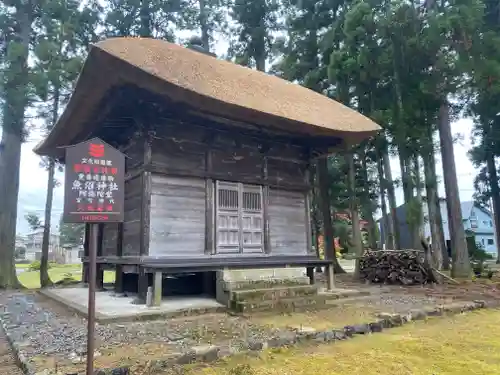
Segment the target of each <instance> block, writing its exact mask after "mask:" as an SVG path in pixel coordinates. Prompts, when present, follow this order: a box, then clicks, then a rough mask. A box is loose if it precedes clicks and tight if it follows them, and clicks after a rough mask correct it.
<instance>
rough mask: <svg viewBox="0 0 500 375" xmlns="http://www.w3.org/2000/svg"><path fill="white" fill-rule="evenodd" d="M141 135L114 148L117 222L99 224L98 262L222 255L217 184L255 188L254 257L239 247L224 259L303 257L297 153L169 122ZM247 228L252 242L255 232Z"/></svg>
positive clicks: (301, 164)
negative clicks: (119, 156) (122, 170)
mask: <svg viewBox="0 0 500 375" xmlns="http://www.w3.org/2000/svg"><path fill="white" fill-rule="evenodd" d="M148 129H149V130H148V132H145V131H142V132H141V131H137V132H136V133H135V134H134V136H133V137H132V139H131V140H129V142H128V145H126V146H125V147H123V148H122V151H123V152H124V153H125V154H126V156H127V159H126V168H127V171H126V172H127V175H128V178H127V180H126V182H125V206H124V209H125V221H124V223H123V224H122V225H119V226H118V225H114V224H106V225H105V226H104V233H103V256H124V257H140V256H149V257H155V258H176V259H179V258H193V257H198V258H209V257H212V256H222V255H224V254H222V253H220V254H218V253H217V235H216V229H215V227H216V226H217V220H216V208H215V205H216V201H217V199H216V194H217V192H216V189H215V186H216V183H217V181H227V182H238V183H243V184H248V185H256V186H260V187H261V190H260V191H261V193H260V194H261V202H262V207H261V208H260V209H261V211H262V212H261V213H260V214H259V215H261V216H260V217H261V219H260V220H261V222H259V223H258V224H259V226H260V227H259V228H257V229H259V230H260V231H262V235H261V237H260V240H259V241H261V243H259V246H256V245H255V249H256V250H255V251H253V250H252V251H250V249H246V248H245V249H244V251H240V252H235V253H234V254H231V256H252V255H254V256H255V254H256V253H260V254H266V255H277V256H283V255H291V256H292V255H295V256H296V255H300V256H302V255H310V252H308V249H309V251H310V248H311V247H310V244H308V240H307V238H308V229H307V225H306V222H307V206H308V202H307V200H306V194H307V192H308V191H309V189H310V187H309V182H308V181H307V165H308V162H309V154H308V153H307V152H306V151H307V150H306V149H305V148H303V147H299V146H295V145H287V144H283V143H274V142H273V139H272V137H269V136H264V135H263V136H262V138H256V137H255V136H253V137H250V136H246V135H244V134H241V133H239V131H238V130H233V131H220V130H219V129H208V128H206V127H202V126H195V125H190V124H189V125H183V124H179V123H176V122H175V121H168V122H167V123H162V124H161V125H155V124H150V125H149V127H148ZM255 225H257V224H255ZM247 229H248V228H247ZM251 229H252V236H253V237H255V238H256V239H257V238H258V234H257V229H255V228H253V227H252V228H251ZM119 230H121V233H119ZM247 232H248V231H247ZM254 232H255V233H254ZM245 235H246V236H247V237H248V236H249V235H248V233H245ZM253 237H252V238H253ZM120 242H121V243H122V247H121V251H120V250H119V249H117V245H118V243H120ZM249 246H250V245H249ZM252 246H254V245H253V243H252ZM240 247H241V248H243V247H242V246H240ZM257 250H258V251H257ZM226 255H227V254H226Z"/></svg>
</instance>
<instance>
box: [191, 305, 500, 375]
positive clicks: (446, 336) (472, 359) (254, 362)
mask: <svg viewBox="0 0 500 375" xmlns="http://www.w3.org/2000/svg"><path fill="white" fill-rule="evenodd" d="M188 374H189V375H202V374H203V375H215V374H217V375H317V374H325V375H326V374H328V375H336V374H339V375H340V374H349V375H356V374H360V375H370V374H383V375H393V374H394V375H445V374H454V375H461V374H464V375H465V374H467V375H473V374H477V375H489V374H491V375H493V374H500V310H484V311H479V312H473V313H469V314H464V315H458V316H455V317H450V318H448V317H442V318H433V319H429V320H427V321H425V322H416V323H412V324H408V325H406V326H404V327H399V328H394V329H391V330H387V331H385V332H384V333H378V334H374V335H369V336H366V337H356V338H354V339H352V340H348V341H344V342H337V343H334V344H325V345H319V346H309V347H301V348H300V347H299V348H292V349H285V350H278V351H268V352H267V353H265V354H263V355H262V356H261V357H259V358H248V357H241V356H240V357H233V358H231V359H228V360H227V361H226V362H222V363H220V364H219V365H217V366H214V367H205V368H192V369H191V370H190V371H189V372H188Z"/></svg>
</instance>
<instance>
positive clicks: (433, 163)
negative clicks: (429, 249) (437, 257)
mask: <svg viewBox="0 0 500 375" xmlns="http://www.w3.org/2000/svg"><path fill="white" fill-rule="evenodd" d="M429 131H430V135H429V136H430V139H431V140H432V130H431V129H429ZM429 161H430V165H429V170H430V173H431V176H432V180H433V181H434V183H435V188H434V200H435V202H436V217H435V219H436V229H437V230H438V239H439V246H440V248H441V254H442V255H441V258H442V259H443V270H446V271H447V270H449V269H450V257H449V256H448V248H447V247H446V241H445V238H444V231H443V216H442V215H441V202H440V201H439V194H438V190H437V186H438V183H437V172H436V157H435V155H434V148H433V150H432V152H429Z"/></svg>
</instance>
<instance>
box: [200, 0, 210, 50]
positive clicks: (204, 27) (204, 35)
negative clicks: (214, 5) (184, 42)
mask: <svg viewBox="0 0 500 375" xmlns="http://www.w3.org/2000/svg"><path fill="white" fill-rule="evenodd" d="M198 5H199V6H200V19H199V22H200V29H201V41H202V42H203V48H205V50H207V51H210V28H209V26H208V14H207V6H206V4H205V0H198Z"/></svg>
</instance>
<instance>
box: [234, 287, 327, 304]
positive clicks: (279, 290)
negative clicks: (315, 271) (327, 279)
mask: <svg viewBox="0 0 500 375" xmlns="http://www.w3.org/2000/svg"><path fill="white" fill-rule="evenodd" d="M316 294H318V288H317V287H316V286H315V285H297V286H279V287H278V286H277V287H274V288H263V289H241V290H235V291H232V292H231V297H230V298H231V301H236V302H259V301H269V300H277V299H283V298H291V297H307V296H314V295H316Z"/></svg>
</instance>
